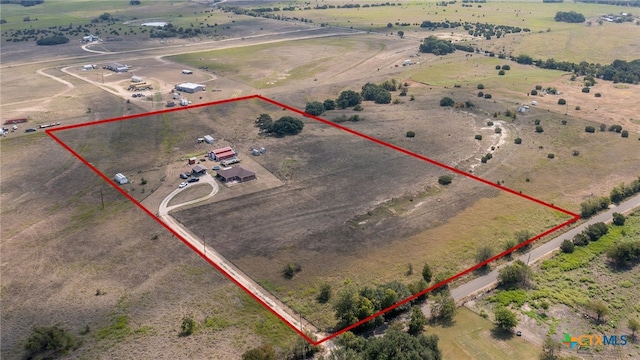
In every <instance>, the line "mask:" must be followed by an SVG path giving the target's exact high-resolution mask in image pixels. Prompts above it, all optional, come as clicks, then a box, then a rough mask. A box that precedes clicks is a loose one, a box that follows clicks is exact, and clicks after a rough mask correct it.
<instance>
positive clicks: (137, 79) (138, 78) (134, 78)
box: [131, 75, 144, 83]
mask: <svg viewBox="0 0 640 360" xmlns="http://www.w3.org/2000/svg"><path fill="white" fill-rule="evenodd" d="M131 82H132V83H141V82H144V78H143V77H142V76H137V75H133V76H132V77H131Z"/></svg>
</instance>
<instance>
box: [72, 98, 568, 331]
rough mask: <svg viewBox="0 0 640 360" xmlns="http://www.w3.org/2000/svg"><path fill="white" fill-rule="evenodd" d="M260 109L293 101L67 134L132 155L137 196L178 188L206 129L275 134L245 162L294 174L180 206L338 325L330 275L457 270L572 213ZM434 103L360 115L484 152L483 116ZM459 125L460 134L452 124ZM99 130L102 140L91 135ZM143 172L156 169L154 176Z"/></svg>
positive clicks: (447, 154)
mask: <svg viewBox="0 0 640 360" xmlns="http://www.w3.org/2000/svg"><path fill="white" fill-rule="evenodd" d="M422 106H425V105H422ZM260 113H269V114H271V116H272V117H274V118H278V117H279V116H282V115H288V113H287V112H283V111H282V110H281V109H278V108H276V107H274V106H273V105H263V104H261V103H259V102H258V100H251V101H247V102H237V103H230V104H221V105H216V106H211V107H208V108H204V109H192V110H188V111H180V112H176V113H167V114H161V115H154V116H150V117H146V118H145V117H143V118H140V119H132V120H126V121H121V122H115V123H109V124H103V125H96V126H91V127H86V128H81V129H77V130H76V129H74V130H70V131H63V132H61V133H60V134H61V138H62V139H63V140H65V141H67V143H68V144H69V145H70V146H71V147H72V148H73V149H76V151H78V152H79V153H80V154H81V155H82V156H83V157H85V159H86V160H87V161H89V162H91V163H92V164H94V165H95V166H96V167H97V168H98V169H100V170H101V171H103V172H104V173H105V174H107V176H109V177H111V176H112V174H114V173H115V172H117V171H118V169H126V172H125V170H120V171H119V172H123V173H125V174H131V175H130V177H131V180H132V181H133V184H131V185H124V186H123V189H125V190H126V191H128V192H129V193H131V194H132V195H133V196H134V197H135V198H137V199H138V200H142V199H146V198H147V196H149V194H151V193H153V195H150V196H151V197H154V198H156V199H161V198H162V196H163V194H164V196H166V194H168V192H170V191H172V190H173V189H175V186H177V183H179V182H180V181H182V180H180V179H178V178H177V173H176V172H174V173H173V176H172V177H167V176H166V174H167V173H168V172H169V171H168V169H169V168H170V167H171V166H172V165H171V164H172V163H175V162H183V163H184V162H185V161H186V160H185V158H184V156H183V154H184V151H185V149H188V148H189V146H192V145H190V143H193V141H194V139H195V138H196V137H197V136H198V135H197V134H199V133H211V134H213V135H214V136H215V137H216V138H217V139H218V142H219V143H229V144H232V145H233V146H234V147H235V148H236V149H237V151H239V152H240V153H241V156H244V157H247V156H249V155H248V151H246V150H245V149H250V148H252V147H261V146H264V147H266V148H267V153H266V154H265V155H263V156H260V157H254V158H251V159H250V160H251V162H248V163H247V164H246V166H247V167H248V168H249V169H252V168H251V166H254V167H255V166H258V167H262V168H264V169H266V170H267V171H268V172H269V173H271V174H273V175H275V176H276V177H278V178H279V179H280V180H281V181H283V182H284V184H285V185H283V186H276V187H267V188H266V189H265V190H262V191H258V192H253V193H251V194H246V193H244V192H243V191H242V188H243V187H246V186H252V185H253V184H254V183H259V182H260V181H264V178H263V180H261V178H260V177H259V179H258V180H255V181H254V182H252V183H248V184H242V185H236V186H234V187H232V188H226V187H224V186H222V189H221V191H222V192H223V196H224V198H225V199H224V200H216V199H215V198H214V199H212V200H209V201H208V202H207V203H205V204H204V205H202V206H195V207H191V208H190V209H187V210H182V211H178V212H176V213H175V216H176V218H177V219H178V220H179V221H180V222H181V223H183V224H184V225H185V226H186V227H187V228H189V229H190V230H191V231H192V232H193V233H195V234H196V235H198V236H200V237H201V238H203V239H204V240H205V241H207V243H208V244H209V245H211V246H212V247H214V248H215V249H216V250H217V251H219V252H221V253H222V254H223V255H224V256H225V257H227V259H229V260H230V261H232V262H234V263H235V264H236V265H237V266H239V267H240V268H241V269H242V270H243V271H245V272H246V273H247V274H248V275H249V276H251V277H252V278H253V279H254V280H256V281H258V282H260V283H262V284H264V285H265V287H267V288H268V289H269V290H270V291H273V292H274V294H275V295H276V296H278V297H280V298H282V299H283V300H285V301H287V302H288V303H289V304H290V305H291V306H293V307H294V309H295V310H296V311H300V312H302V314H303V316H309V317H310V320H311V321H314V322H318V323H319V325H321V326H323V327H330V326H331V325H332V322H331V320H330V319H331V317H332V315H331V311H330V310H328V309H327V305H319V304H316V303H315V302H314V300H313V299H314V292H315V291H316V290H315V289H316V286H317V285H318V284H319V283H320V282H322V281H328V282H330V283H331V284H332V285H333V286H334V287H335V288H340V287H341V286H342V285H343V284H344V283H345V281H349V282H354V283H355V284H358V285H359V286H364V285H367V284H371V283H377V282H384V281H391V280H402V281H405V280H407V281H408V280H409V278H406V275H405V274H404V273H405V272H406V266H407V264H409V263H414V264H416V266H419V264H421V263H422V262H423V261H429V262H431V263H432V264H433V265H434V267H435V268H437V269H439V270H442V271H444V270H448V271H451V272H452V273H457V272H460V271H462V270H464V269H465V268H468V267H470V266H472V265H473V264H474V263H475V260H474V257H475V251H476V249H477V248H478V247H480V246H482V245H487V244H492V245H493V246H494V247H495V248H496V249H499V248H500V247H501V246H502V243H503V242H505V241H506V240H508V239H510V238H511V237H512V236H513V231H515V230H529V231H530V232H531V233H534V234H535V233H539V232H541V231H544V230H546V229H549V228H551V227H553V226H555V225H557V224H559V223H560V222H562V221H565V220H567V219H568V217H566V216H562V215H560V213H556V212H555V211H552V210H549V209H547V208H544V207H543V206H541V205H539V204H535V203H533V202H531V201H528V200H526V199H522V198H518V197H516V196H515V195H505V194H502V193H501V192H500V191H499V190H497V189H494V188H493V187H490V186H488V185H485V184H480V183H478V182H476V181H474V180H471V179H466V178H464V177H463V176H460V175H456V176H455V180H454V184H452V185H449V186H448V187H446V188H445V187H442V186H441V185H438V184H437V179H438V176H440V175H443V174H447V173H449V172H448V171H447V170H444V169H442V168H439V167H436V166H434V165H431V164H428V163H426V162H423V161H421V160H418V159H415V158H412V157H410V156H407V155H405V154H401V153H399V152H397V151H395V150H391V149H388V148H386V147H383V146H381V145H378V144H375V143H373V142H370V141H368V140H364V139H362V138H358V137H356V136H354V135H351V134H347V133H345V132H344V131H341V130H339V129H335V128H333V127H330V126H328V125H325V124H321V123H318V122H316V121H313V120H311V119H308V120H305V124H306V125H305V128H304V130H303V132H302V134H300V135H298V136H293V137H286V138H273V137H265V136H261V135H259V134H258V130H257V128H256V127H255V126H254V125H253V120H254V119H255V118H256V117H257V116H258V115H259V114H260ZM375 114H377V116H376V117H373V115H375ZM424 114H425V110H424V109H420V108H419V107H418V108H415V109H413V112H411V111H406V110H405V111H404V112H403V115H404V116H402V117H400V118H399V119H396V118H394V117H388V116H385V110H384V108H383V107H381V108H379V109H377V110H376V111H375V113H374V114H371V116H372V118H371V119H372V120H370V121H364V122H362V124H359V123H358V124H353V125H349V127H350V128H352V129H354V130H356V131H361V132H364V133H370V134H371V133H374V134H375V136H376V137H378V138H381V139H383V140H386V141H391V142H395V143H396V144H398V145H399V146H403V147H406V148H409V149H411V151H415V152H416V153H421V154H425V155H426V156H429V157H433V158H436V159H438V160H439V161H442V162H444V163H447V164H452V163H455V162H456V161H460V160H461V159H468V158H470V157H471V158H473V156H474V155H473V154H474V153H476V152H477V151H478V150H479V149H478V148H477V145H476V141H475V140H473V134H474V133H475V126H476V122H475V119H474V117H472V116H470V115H468V114H464V113H457V114H456V113H452V112H451V110H449V109H442V110H432V111H431V113H430V115H429V119H428V120H427V121H424V120H423V119H422V116H424ZM387 115H391V114H387ZM396 115H397V113H396ZM364 116H366V117H368V116H370V115H369V114H368V113H365V114H364ZM452 116H453V118H452ZM445 118H446V119H447V120H448V121H447V123H446V124H444V123H443V122H442V120H444V119H445ZM407 124H413V126H415V128H416V130H418V131H419V133H420V134H421V135H422V139H429V140H427V141H425V140H418V139H416V140H417V141H414V142H412V143H411V142H405V141H401V140H400V139H401V133H400V132H398V130H397V129H398V128H400V127H403V126H407ZM470 125H471V126H470ZM207 126H208V127H209V129H206V127H207ZM195 129H199V130H195ZM420 131H421V132H420ZM447 131H450V132H451V134H455V136H454V137H452V135H451V134H449V135H448V136H447V135H445V134H444V133H446V132H447ZM462 134H465V135H462ZM134 138H135V139H136V141H132V139H134ZM453 138H455V139H456V140H455V141H452V139H453ZM176 141H177V142H176ZM88 143H91V146H90V147H89V146H86V145H84V144H88ZM245 162H247V161H245ZM245 162H243V163H245ZM207 164H209V165H210V164H211V163H210V162H207ZM136 169H139V170H138V171H136ZM150 169H154V171H150ZM252 170H254V171H255V170H258V169H256V168H253V169H252ZM141 177H144V178H145V179H146V180H147V181H148V183H147V184H145V185H144V186H143V185H141V182H140V179H141ZM140 188H143V189H144V190H142V191H144V192H141V190H140ZM194 190H195V189H194ZM196 193H197V192H194V193H193V194H196ZM234 193H235V194H236V196H235V197H234V196H233V194H234ZM195 196H196V195H194V197H195ZM145 201H148V200H145ZM148 202H149V203H158V201H157V200H156V201H148ZM505 203H508V204H510V205H509V206H507V207H505V206H504V204H505ZM514 209H517V211H516V212H514ZM149 210H150V211H151V212H155V211H156V210H157V209H155V208H149ZM460 224H465V225H464V226H463V228H465V229H468V230H469V232H466V231H462V232H460V231H457V232H452V231H451V226H453V227H458V226H460ZM512 229H515V230H513V231H512ZM446 234H448V235H446ZM454 234H455V235H454ZM443 259H447V261H442V260H443ZM289 262H292V263H300V264H301V266H302V268H303V271H302V272H301V273H300V274H299V275H297V276H296V277H295V278H294V279H293V280H286V279H284V278H283V277H282V275H281V270H282V268H283V267H284V266H285V265H286V264H287V263H289ZM452 264H456V265H452ZM414 277H415V276H414ZM347 279H348V280H347ZM411 280H412V281H413V280H415V279H411Z"/></svg>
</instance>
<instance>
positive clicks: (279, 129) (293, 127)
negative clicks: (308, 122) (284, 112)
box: [268, 116, 304, 136]
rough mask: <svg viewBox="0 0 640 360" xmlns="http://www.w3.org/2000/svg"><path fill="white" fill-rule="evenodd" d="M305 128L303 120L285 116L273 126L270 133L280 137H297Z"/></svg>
mask: <svg viewBox="0 0 640 360" xmlns="http://www.w3.org/2000/svg"><path fill="white" fill-rule="evenodd" d="M303 127H304V123H303V122H302V121H301V120H299V119H296V118H294V117H291V116H283V117H281V118H280V119H278V120H276V121H274V122H273V124H271V126H270V127H269V130H268V132H269V133H273V134H276V135H278V136H282V135H296V134H299V133H300V131H302V128H303Z"/></svg>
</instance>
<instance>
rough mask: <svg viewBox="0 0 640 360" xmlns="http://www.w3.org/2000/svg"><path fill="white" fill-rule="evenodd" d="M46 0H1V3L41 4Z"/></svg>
mask: <svg viewBox="0 0 640 360" xmlns="http://www.w3.org/2000/svg"><path fill="white" fill-rule="evenodd" d="M43 2H44V0H0V4H19V5H22V6H27V7H28V6H35V5H40V4H42V3H43Z"/></svg>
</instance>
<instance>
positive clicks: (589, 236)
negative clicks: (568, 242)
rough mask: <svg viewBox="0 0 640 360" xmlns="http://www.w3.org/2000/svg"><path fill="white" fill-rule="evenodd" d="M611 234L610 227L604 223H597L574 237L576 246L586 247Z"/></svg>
mask: <svg viewBox="0 0 640 360" xmlns="http://www.w3.org/2000/svg"><path fill="white" fill-rule="evenodd" d="M608 232H609V227H607V225H606V224H605V223H603V222H597V223H595V224H592V225H589V226H588V227H587V228H586V229H585V230H584V231H583V232H581V233H579V234H577V235H576V236H574V237H573V240H572V242H573V244H574V245H575V246H586V245H587V244H589V241H598V240H599V239H600V238H601V237H603V236H604V235H606V234H607V233H608Z"/></svg>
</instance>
